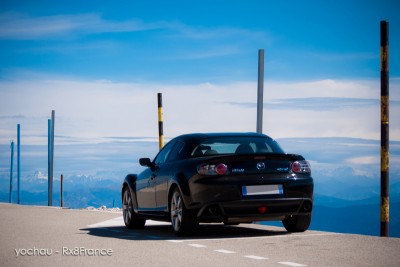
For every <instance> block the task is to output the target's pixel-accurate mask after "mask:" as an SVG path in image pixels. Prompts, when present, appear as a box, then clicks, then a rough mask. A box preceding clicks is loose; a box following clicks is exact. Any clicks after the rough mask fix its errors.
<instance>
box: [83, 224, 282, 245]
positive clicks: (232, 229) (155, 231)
mask: <svg viewBox="0 0 400 267" xmlns="http://www.w3.org/2000/svg"><path fill="white" fill-rule="evenodd" d="M80 230H82V231H87V234H88V235H93V236H98V237H105V238H117V239H126V240H138V241H142V240H173V241H175V240H182V241H184V240H193V239H196V240H202V239H221V238H224V239H231V238H250V237H268V236H283V235H287V234H288V232H287V231H285V230H283V229H281V228H279V227H266V226H260V225H258V224H242V225H238V226H225V225H223V224H201V225H200V226H199V228H198V229H197V231H196V232H195V233H194V234H193V235H191V236H186V237H180V236H176V235H175V233H174V231H173V230H172V227H171V225H149V226H145V227H144V228H143V229H128V228H126V227H125V226H111V227H93V228H89V227H88V228H85V229H80Z"/></svg>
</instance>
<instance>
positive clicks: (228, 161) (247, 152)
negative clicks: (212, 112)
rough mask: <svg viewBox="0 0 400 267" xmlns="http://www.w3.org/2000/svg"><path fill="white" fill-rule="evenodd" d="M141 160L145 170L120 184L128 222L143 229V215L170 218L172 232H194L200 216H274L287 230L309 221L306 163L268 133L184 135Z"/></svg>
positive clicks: (233, 220)
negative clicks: (288, 152)
mask: <svg viewBox="0 0 400 267" xmlns="http://www.w3.org/2000/svg"><path fill="white" fill-rule="evenodd" d="M139 162H140V165H142V166H145V167H146V169H145V170H144V171H143V172H141V173H140V174H129V175H127V176H126V178H125V180H124V182H123V186H122V204H123V217H124V222H125V225H126V226H127V227H128V228H141V227H143V226H144V225H145V222H146V219H153V220H160V221H170V222H171V223H172V227H173V229H174V231H175V232H176V234H178V235H187V234H191V233H193V232H194V231H195V229H196V228H197V226H198V224H199V222H206V223H207V222H223V223H225V224H239V223H251V222H254V221H267V220H279V221H282V222H283V225H284V227H285V228H286V230H287V231H289V232H303V231H306V230H307V229H308V227H309V225H310V222H311V211H312V206H313V187H314V184H313V179H312V177H311V169H310V165H309V163H308V162H307V161H306V160H305V159H304V158H303V157H302V156H300V155H294V154H285V153H284V152H283V150H282V149H281V148H280V146H279V145H278V143H277V142H276V141H274V140H273V139H271V138H270V137H268V136H266V135H263V134H256V133H210V134H187V135H182V136H178V137H176V138H174V139H172V140H171V141H170V142H168V143H167V144H166V145H165V146H164V147H163V148H162V149H161V150H160V152H159V153H158V154H157V156H156V157H155V158H154V160H150V159H149V158H141V159H140V160H139Z"/></svg>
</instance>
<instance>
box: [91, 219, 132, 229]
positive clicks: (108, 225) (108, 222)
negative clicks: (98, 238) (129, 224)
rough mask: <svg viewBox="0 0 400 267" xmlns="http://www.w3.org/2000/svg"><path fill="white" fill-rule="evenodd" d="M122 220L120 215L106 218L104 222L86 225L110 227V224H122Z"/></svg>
mask: <svg viewBox="0 0 400 267" xmlns="http://www.w3.org/2000/svg"><path fill="white" fill-rule="evenodd" d="M124 225H125V224H124V220H123V219H122V216H120V217H117V218H114V219H111V220H107V221H104V222H99V223H95V224H91V225H88V227H90V228H103V227H112V226H124Z"/></svg>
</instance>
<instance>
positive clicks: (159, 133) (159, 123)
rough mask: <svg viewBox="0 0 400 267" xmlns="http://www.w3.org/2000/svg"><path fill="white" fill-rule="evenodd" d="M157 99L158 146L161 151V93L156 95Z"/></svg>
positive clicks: (162, 144)
mask: <svg viewBox="0 0 400 267" xmlns="http://www.w3.org/2000/svg"><path fill="white" fill-rule="evenodd" d="M157 99H158V145H159V148H160V150H161V148H162V147H163V146H164V129H163V128H164V126H163V107H162V93H158V94H157Z"/></svg>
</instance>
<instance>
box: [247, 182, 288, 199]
mask: <svg viewBox="0 0 400 267" xmlns="http://www.w3.org/2000/svg"><path fill="white" fill-rule="evenodd" d="M242 194H243V196H257V195H282V194H283V186H282V185H281V184H271V185H248V186H243V187H242Z"/></svg>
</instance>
